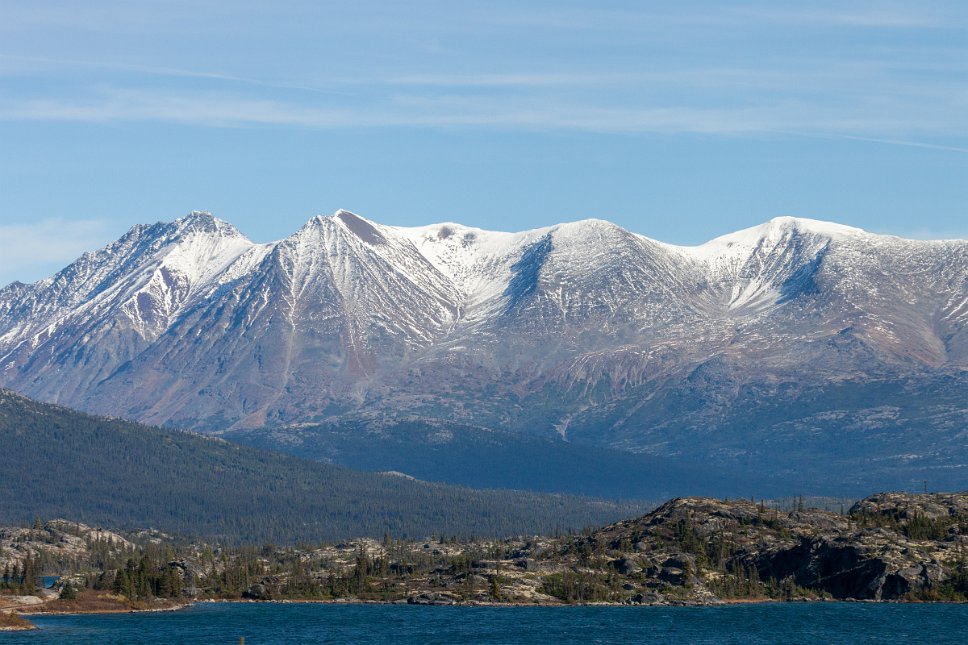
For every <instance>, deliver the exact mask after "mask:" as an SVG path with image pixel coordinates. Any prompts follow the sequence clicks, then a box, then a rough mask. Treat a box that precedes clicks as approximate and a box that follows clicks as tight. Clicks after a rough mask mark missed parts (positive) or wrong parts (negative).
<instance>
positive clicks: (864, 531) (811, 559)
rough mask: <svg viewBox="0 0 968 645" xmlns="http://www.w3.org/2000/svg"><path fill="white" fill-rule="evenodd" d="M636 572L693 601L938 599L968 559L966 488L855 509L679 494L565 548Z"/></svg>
mask: <svg viewBox="0 0 968 645" xmlns="http://www.w3.org/2000/svg"><path fill="white" fill-rule="evenodd" d="M563 553H564V554H566V555H576V556H577V557H578V558H579V560H581V559H585V560H589V559H591V558H594V554H599V555H602V556H604V557H606V558H610V559H611V560H610V562H609V565H610V566H611V567H612V568H614V569H615V570H616V571H618V572H619V573H623V574H624V575H626V577H632V578H635V579H636V580H635V583H634V584H635V586H636V588H637V589H638V588H641V589H642V590H643V591H644V594H643V598H646V597H651V598H657V597H659V596H661V595H663V592H662V590H663V589H667V588H668V587H669V585H670V584H672V585H682V586H683V589H688V595H689V596H690V597H692V598H694V599H701V598H703V597H724V596H725V597H728V596H742V595H752V594H755V593H756V592H757V591H759V592H761V593H766V594H769V595H776V594H778V595H781V596H785V597H792V596H794V595H798V594H800V595H803V594H806V595H822V596H830V597H833V598H840V599H848V598H849V599H865V600H867V599H869V600H892V599H900V598H932V597H938V596H940V595H943V594H946V593H949V592H951V591H953V590H954V587H953V586H952V585H955V586H957V584H963V583H964V580H963V579H962V580H961V582H960V583H957V582H954V580H955V579H956V578H958V577H959V576H961V577H962V578H963V577H964V570H965V569H964V568H965V563H966V558H968V493H955V494H932V495H908V494H901V493H886V494H880V495H875V496H872V497H869V498H867V499H865V500H863V501H861V502H858V503H857V504H856V505H855V506H854V507H853V508H852V509H850V512H849V514H848V515H840V514H836V513H830V512H826V511H819V510H799V511H793V512H780V511H778V510H773V509H769V508H766V507H764V506H762V505H758V504H756V503H754V502H752V501H718V500H713V499H709V498H679V499H675V500H672V501H670V502H668V503H666V504H664V505H663V506H661V507H660V508H658V509H657V510H656V511H654V512H653V513H650V514H648V515H645V516H643V517H641V518H638V519H634V520H626V521H622V522H618V523H616V524H613V525H610V526H608V527H605V528H603V529H601V530H599V531H596V532H595V533H593V534H591V535H590V536H588V537H586V538H582V539H580V540H577V541H576V542H574V543H572V544H570V545H568V546H566V547H565V549H564V552H563Z"/></svg>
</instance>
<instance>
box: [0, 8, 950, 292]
mask: <svg viewBox="0 0 968 645" xmlns="http://www.w3.org/2000/svg"><path fill="white" fill-rule="evenodd" d="M966 204H968V5H966V4H965V3H963V2H919V3H910V2H850V1H846V0H845V1H841V2H781V1H777V0H774V1H770V2H741V1H737V2H722V1H717V2H677V3H671V2H609V1H607V0H606V1H597V2H591V1H589V2H569V1H567V0H559V1H556V2H545V1H543V0H536V1H525V0H519V1H517V2H473V1H466V2H435V1H434V2H422V1H420V0H411V1H408V2H365V1H359V2H354V3H348V2H322V1H319V2H309V1H306V2H292V1H290V2H286V1H277V2H271V3H270V2H250V1H246V0H237V1H235V2H203V1H200V0H193V1H190V2H189V1H182V0H168V1H163V2H127V1H118V2H105V1H101V0H87V1H86V2H83V3H78V2H54V1H51V2H45V1H43V0H25V1H22V0H4V1H3V2H2V3H0V283H3V284H6V283H7V282H9V281H11V280H14V279H20V280H24V281H30V280H35V279H37V278H40V277H42V276H44V275H47V274H49V273H51V272H52V271H54V270H55V269H57V268H59V267H61V266H63V265H64V264H66V263H67V262H69V261H70V260H71V259H73V258H74V257H76V256H77V255H78V254H79V253H80V252H81V251H83V250H85V249H90V248H94V247H97V246H100V245H102V244H104V243H106V242H108V241H109V240H111V239H114V238H116V237H118V236H119V235H120V234H122V233H123V232H124V231H125V230H126V229H127V228H128V227H130V226H131V225H132V224H134V223H138V222H154V221H158V220H171V219H174V218H176V217H179V216H181V215H183V214H184V213H186V212H188V211H190V210H192V209H206V210H211V211H213V212H214V213H215V214H216V215H218V216H220V217H223V218H224V219H227V220H229V221H231V222H233V223H235V224H236V225H237V226H238V227H239V228H240V229H241V230H242V231H243V232H245V233H246V234H247V235H249V236H250V237H251V238H253V239H255V240H258V241H265V240H270V239H276V238H280V237H283V236H285V235H288V234H290V233H291V232H292V231H294V230H295V229H296V228H298V227H299V226H300V225H301V224H302V223H303V222H304V221H305V220H307V219H309V218H310V217H311V216H312V215H314V214H317V213H331V212H332V211H334V210H336V209H337V208H347V209H350V210H353V211H355V212H358V213H360V214H362V215H364V216H367V217H370V218H371V219H374V220H377V221H379V222H383V223H387V224H400V225H417V224H427V223H431V222H434V221H443V220H451V221H459V222H462V223H465V224H468V225H474V226H480V227H484V228H495V229H506V230H520V229H524V228H532V227H537V226H543V225H548V224H551V223H555V222H559V221H565V220H574V219H581V218H585V217H600V218H604V219H609V220H611V221H614V222H616V223H618V224H620V225H622V226H625V227H627V228H629V229H631V230H634V231H636V232H639V233H643V234H646V235H649V236H651V237H654V238H658V239H661V240H664V241H669V242H675V243H684V244H693V243H699V242H702V241H704V240H707V239H709V238H711V237H714V236H716V235H719V234H722V233H725V232H728V231H732V230H736V229H738V228H742V227H745V226H751V225H754V224H757V223H759V222H762V221H765V220H767V219H769V218H771V217H774V216H778V215H797V216H804V217H814V218H819V219H828V220H834V221H838V222H842V223H845V224H851V225H854V226H860V227H862V228H866V229H868V230H873V231H878V232H887V233H895V234H900V235H906V236H912V237H968V209H966Z"/></svg>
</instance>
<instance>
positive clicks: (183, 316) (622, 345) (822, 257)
mask: <svg viewBox="0 0 968 645" xmlns="http://www.w3.org/2000/svg"><path fill="white" fill-rule="evenodd" d="M966 324H968V243H966V242H957V241H952V242H919V241H912V240H902V239H899V238H894V237H890V236H881V235H873V234H870V233H866V232H864V231H861V230H859V229H854V228H850V227H845V226H840V225H836V224H829V223H825V222H817V221H814V220H806V219H799V218H777V219H774V220H771V221H770V222H767V223H765V224H763V225H760V226H757V227H753V228H750V229H747V230H745V231H740V232H737V233H733V234H730V235H726V236H723V237H720V238H717V239H715V240H712V241H710V242H708V243H706V244H703V245H700V246H698V247H680V246H673V245H669V244H664V243H661V242H658V241H655V240H651V239H649V238H647V237H644V236H641V235H637V234H634V233H631V232H629V231H626V230H624V229H622V228H620V227H618V226H616V225H614V224H611V223H609V222H605V221H601V220H583V221H580V222H573V223H568V224H560V225H556V226H551V227H546V228H542V229H538V230H533V231H525V232H521V233H501V232H491V231H483V230H480V229H474V228H469V227H465V226H461V225H459V224H452V223H445V224H436V225H432V226H425V227H416V228H406V227H390V226H382V225H380V224H377V223H375V222H371V221H369V220H367V219H365V218H362V217H360V216H358V215H354V214H353V213H350V212H348V211H338V212H337V213H336V214H334V215H333V216H330V217H315V218H313V219H311V220H310V221H309V222H307V223H306V224H305V225H304V226H303V227H302V228H300V229H299V230H298V231H297V232H296V233H294V234H293V235H292V236H290V237H288V238H286V239H285V240H281V241H279V242H273V243H270V244H254V243H252V242H251V241H249V240H248V239H246V238H245V237H244V236H242V235H241V233H239V232H238V231H237V230H236V229H235V228H233V227H232V226H231V225H229V224H227V223H225V222H222V221H220V220H217V219H215V218H214V217H212V216H211V215H209V214H206V213H192V214H191V215H189V216H188V217H186V218H183V219H180V220H176V221H175V222H173V223H170V224H156V225H152V226H137V227H134V228H133V229H132V230H131V231H130V232H129V233H128V234H127V235H125V236H124V237H122V238H121V239H120V240H118V241H117V242H115V243H113V244H111V245H109V246H107V247H105V248H104V249H101V250H100V251H97V252H94V253H90V254H85V255H84V256H82V257H81V258H80V259H79V260H78V261H77V262H75V263H73V264H72V265H70V266H69V267H67V268H66V269H64V270H63V271H61V272H60V273H58V274H57V275H56V276H54V277H53V278H50V279H48V280H43V281H41V282H38V283H36V284H34V285H23V284H19V283H14V284H12V285H10V286H8V287H6V288H5V289H3V290H0V385H4V386H7V387H12V388H14V389H19V390H21V391H23V392H25V393H27V394H29V395H31V396H35V397H38V398H41V399H45V400H48V401H54V402H60V403H65V404H68V405H73V406H76V407H79V408H82V409H87V410H94V411H98V412H110V413H114V414H124V415H128V416H133V417H136V418H139V419H143V420H146V421H151V422H154V423H165V422H176V423H179V424H182V425H195V426H203V427H225V426H230V425H232V424H242V425H245V426H259V425H262V424H265V423H269V422H275V423H279V422H290V421H300V420H305V419H317V418H324V417H327V416H330V415H334V414H336V415H339V414H345V413H349V412H353V411H354V410H356V411H360V410H367V411H369V412H368V413H372V414H378V415H379V414H390V415H392V414H400V413H403V412H406V413H409V414H417V415H429V416H434V417H442V418H448V417H450V416H452V415H453V416H454V418H463V419H478V418H482V419H491V420H493V421H494V422H497V423H500V424H502V425H503V426H506V427H510V428H518V427H524V426H528V424H531V423H532V422H531V421H528V420H527V419H531V418H538V417H540V418H541V421H540V424H539V425H540V426H541V427H554V428H556V429H558V431H559V432H560V433H561V434H565V433H566V429H567V427H568V423H569V422H568V419H570V418H572V416H574V415H576V414H579V412H581V414H587V410H589V409H591V410H594V409H596V406H599V405H601V404H602V403H603V402H609V401H611V402H615V401H623V400H624V399H623V397H627V396H632V393H633V392H634V393H635V394H634V396H636V397H642V392H643V390H642V388H654V389H656V391H658V389H659V388H667V387H673V386H674V384H676V383H679V382H686V381H684V379H686V380H687V379H692V381H690V382H693V383H694V382H696V378H697V377H696V376H695V374H700V375H704V374H705V375H713V378H711V380H708V382H707V380H704V379H706V376H702V378H701V379H700V381H699V382H702V383H707V385H704V386H703V387H707V388H712V389H710V390H709V391H708V392H707V393H706V394H704V396H708V397H710V398H709V399H708V400H709V401H713V400H717V401H719V400H721V401H726V400H729V397H730V396H732V395H730V394H729V392H735V391H739V389H738V388H742V387H744V386H743V383H742V382H741V381H742V380H744V379H751V378H760V379H766V380H768V381H769V380H771V379H772V381H773V382H780V381H783V380H784V379H796V378H800V379H802V380H813V381H823V380H825V379H826V380H831V381H834V380H836V381H842V380H844V379H856V378H861V379H862V378H873V377H874V376H875V375H877V376H878V377H881V376H884V375H892V374H902V373H903V374H910V373H917V372H918V371H919V370H920V371H923V370H952V369H953V370H963V369H968V332H966ZM704 365H716V366H720V367H716V368H715V369H712V368H708V367H707V368H703V366H704ZM697 370H699V371H697ZM649 400H650V399H649V395H648V394H647V395H646V396H645V397H644V398H639V399H637V402H635V403H634V404H635V406H638V407H641V406H648V405H650V403H649ZM636 409H638V408H636ZM582 411H585V412H582ZM622 414H623V415H625V417H627V418H632V417H631V416H629V415H631V414H632V413H631V412H629V411H625V412H622ZM536 415H537V416H536ZM616 423H618V421H616Z"/></svg>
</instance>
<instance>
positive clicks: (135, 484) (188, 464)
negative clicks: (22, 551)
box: [0, 391, 644, 544]
mask: <svg viewBox="0 0 968 645" xmlns="http://www.w3.org/2000/svg"><path fill="white" fill-rule="evenodd" d="M0 445H2V446H3V449H2V450H0V472H3V473H4V480H5V482H6V488H5V490H4V502H3V504H2V505H0V522H3V523H23V522H29V521H30V520H31V519H32V518H34V517H36V516H38V515H40V516H42V517H47V518H51V517H71V518H72V519H76V520H79V521H82V522H85V523H88V524H101V525H110V526H116V527H127V528H140V527H153V528H157V529H161V530H164V531H169V532H173V533H178V534H180V535H183V536H186V537H197V538H204V539H207V540H210V541H220V542H223V543H228V544H239V543H243V542H249V543H259V542H265V541H271V542H275V543H278V544H294V543H296V542H299V541H309V542H312V541H318V540H338V539H346V538H350V537H356V536H373V537H379V536H381V535H383V534H384V533H385V532H388V531H389V532H391V533H392V534H394V535H398V536H401V537H415V538H422V537H425V536H427V535H430V534H432V533H438V534H439V533H442V532H443V533H447V534H454V535H461V536H465V537H470V536H498V535H522V534H550V533H553V532H555V531H556V530H557V531H561V530H566V529H570V528H581V527H584V526H590V525H597V524H602V523H605V522H607V521H611V520H614V519H617V518H620V517H628V516H631V515H636V514H640V513H641V512H642V511H643V510H644V509H643V508H642V506H641V505H640V504H632V503H628V504H626V503H615V502H607V501H602V500H595V499H590V498H581V497H575V496H567V495H546V494H537V493H529V492H522V491H506V490H474V489H468V488H462V487H457V486H448V485H441V484H429V483H425V482H420V481H414V480H411V479H408V478H405V477H400V476H392V475H379V474H374V473H360V472H354V471H350V470H346V469H343V468H340V467H336V466H331V465H327V464H321V463H316V462H311V461H308V460H303V459H298V458H294V457H289V456H284V455H280V454H275V453H270V452H264V451H261V450H257V449H252V448H246V447H242V446H238V445H235V444H231V443H227V442H225V441H220V440H213V439H207V438H204V437H200V436H197V435H193V434H188V433H181V432H176V431H166V430H161V429H157V428H151V427H146V426H142V425H138V424H134V423H130V422H126V421H122V420H117V419H106V418H99V417H92V416H88V415H84V414H80V413H77V412H74V411H71V410H67V409H64V408H60V407H56V406H50V405H44V404H40V403H37V402H33V401H30V400H28V399H24V398H23V397H19V396H17V395H14V394H12V393H9V392H6V391H0Z"/></svg>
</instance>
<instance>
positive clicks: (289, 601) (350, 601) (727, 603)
mask: <svg viewBox="0 0 968 645" xmlns="http://www.w3.org/2000/svg"><path fill="white" fill-rule="evenodd" d="M803 603H811V604H812V603H843V604H875V605H966V604H968V601H951V600H933V601H918V600H871V599H855V598H793V599H789V600H783V599H776V598H752V599H745V598H734V599H726V600H719V601H715V602H687V601H683V602H659V603H636V604H629V603H621V602H587V603H563V602H487V601H469V602H454V603H446V604H443V603H441V604H431V603H411V602H408V601H407V600H402V599H398V600H365V599H358V598H346V599H343V598H339V599H332V600H325V599H319V598H286V599H279V600H252V599H246V598H204V599H198V600H191V601H189V602H185V603H183V604H179V605H176V606H173V607H158V608H151V609H92V610H89V611H85V610H77V611H32V612H14V613H16V615H18V616H21V617H23V618H24V619H31V618H38V617H43V616H82V615H110V614H148V613H164V612H175V611H183V610H185V609H189V608H191V607H193V606H195V605H204V604H237V605H243V604H254V605H409V606H414V607H465V608H466V607H498V608H507V609H515V608H527V607H555V608H569V607H642V608H647V607H664V608H670V607H683V608H687V607H689V608H696V607H709V608H714V607H738V606H743V605H764V604H777V605H780V604H803ZM36 628H37V627H36V626H32V627H9V628H0V631H27V630H30V629H36Z"/></svg>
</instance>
